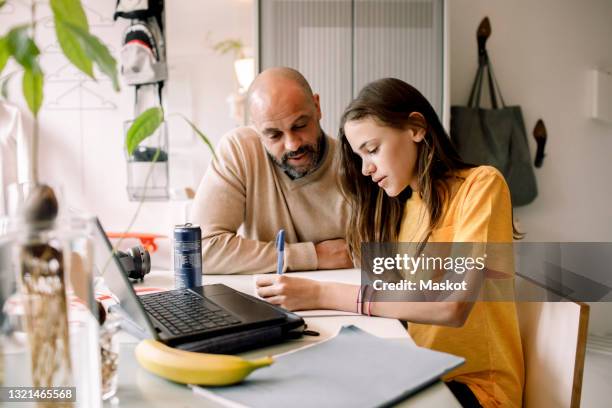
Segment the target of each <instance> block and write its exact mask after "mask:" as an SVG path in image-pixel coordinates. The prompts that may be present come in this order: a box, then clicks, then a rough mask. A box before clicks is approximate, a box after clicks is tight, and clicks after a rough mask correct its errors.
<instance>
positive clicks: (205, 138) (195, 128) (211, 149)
mask: <svg viewBox="0 0 612 408" xmlns="http://www.w3.org/2000/svg"><path fill="white" fill-rule="evenodd" d="M178 115H179V116H180V117H181V118H183V120H184V121H185V122H187V123H188V124H189V126H191V128H192V129H193V131H194V132H196V134H197V135H198V136H200V139H202V141H203V142H204V143H206V145H207V146H208V148H209V149H210V151H211V153H212V155H213V157H214V158H215V159H216V158H217V155H216V153H215V148H214V147H213V145H212V143H210V140H209V139H208V137H206V135H205V134H204V133H203V132H202V131H201V130H200V129H198V127H197V126H196V125H195V124H194V123H193V122H192V121H190V120H189V119H187V117H186V116H185V115H182V114H180V113H178Z"/></svg>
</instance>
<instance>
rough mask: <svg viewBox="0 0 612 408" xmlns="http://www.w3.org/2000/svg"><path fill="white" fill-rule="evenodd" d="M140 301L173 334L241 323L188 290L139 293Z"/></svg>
mask: <svg viewBox="0 0 612 408" xmlns="http://www.w3.org/2000/svg"><path fill="white" fill-rule="evenodd" d="M140 300H141V301H142V304H143V306H144V308H145V310H146V311H147V313H149V314H150V315H151V316H153V317H155V318H156V319H157V320H158V321H159V322H160V323H162V324H163V325H164V326H165V327H166V328H167V329H168V330H169V331H170V332H171V333H172V334H175V335H181V334H190V333H195V332H200V331H205V330H212V329H219V328H223V327H229V326H234V325H237V324H239V323H240V320H239V319H237V318H236V317H235V316H233V315H231V314H230V313H228V312H227V311H225V310H223V309H221V308H220V307H218V306H217V305H215V304H214V303H212V302H209V301H206V300H204V299H202V298H201V297H199V296H197V295H196V294H194V293H193V292H191V291H189V290H187V289H185V290H171V291H168V292H159V293H152V294H150V295H145V296H141V297H140Z"/></svg>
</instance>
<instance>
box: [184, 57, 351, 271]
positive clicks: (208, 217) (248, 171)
mask: <svg viewBox="0 0 612 408" xmlns="http://www.w3.org/2000/svg"><path fill="white" fill-rule="evenodd" d="M247 109H248V112H249V115H250V118H251V122H252V123H251V126H248V127H240V128H238V129H235V130H233V131H231V132H229V133H228V134H226V135H225V136H223V138H222V139H221V141H220V142H219V144H218V146H217V160H214V161H213V162H212V164H211V165H210V167H209V168H208V170H207V171H206V174H205V175H204V177H203V179H202V182H201V183H200V186H199V188H198V192H197V194H196V196H195V200H194V205H193V209H192V217H191V218H192V222H193V223H197V224H199V225H200V226H201V227H202V258H203V259H202V261H203V271H204V273H207V274H231V273H265V272H272V271H275V270H276V259H277V255H276V248H275V238H276V234H277V232H278V231H279V230H280V229H281V228H282V229H284V230H285V234H286V235H285V240H286V242H287V244H286V245H285V262H284V264H285V269H286V270H290V271H300V270H314V269H338V268H350V267H352V266H353V264H352V262H351V259H350V257H349V255H348V252H347V247H346V242H345V241H344V235H345V228H346V222H347V220H348V211H347V207H346V203H345V201H344V200H343V198H342V196H341V194H340V192H339V190H338V187H337V185H336V175H335V172H334V167H333V165H332V162H333V156H334V151H335V149H336V141H335V139H333V138H331V137H329V136H327V135H325V133H324V132H323V130H322V129H321V126H320V123H319V122H320V120H321V107H320V105H319V95H317V94H313V92H312V90H311V88H310V85H309V84H308V82H307V81H306V79H304V77H303V76H302V75H301V74H300V73H299V72H298V71H295V70H293V69H290V68H271V69H268V70H266V71H264V72H262V73H261V74H259V75H258V76H257V78H255V80H254V81H253V83H252V84H251V87H250V88H249V92H248V95H247Z"/></svg>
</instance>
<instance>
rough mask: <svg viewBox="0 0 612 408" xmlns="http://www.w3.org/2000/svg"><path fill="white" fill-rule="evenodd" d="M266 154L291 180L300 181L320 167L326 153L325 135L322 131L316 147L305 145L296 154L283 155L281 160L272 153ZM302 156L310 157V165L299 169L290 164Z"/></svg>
mask: <svg viewBox="0 0 612 408" xmlns="http://www.w3.org/2000/svg"><path fill="white" fill-rule="evenodd" d="M266 152H267V153H268V156H269V157H270V159H272V161H273V162H274V164H276V165H277V166H278V167H280V168H281V169H282V170H283V171H284V172H285V173H286V174H287V175H288V176H289V177H291V179H293V180H295V179H299V178H302V177H304V176H306V175H308V174H310V173H312V172H313V171H315V170H316V169H317V168H318V167H319V164H320V162H321V158H322V157H323V154H324V153H325V135H324V134H323V131H321V134H320V135H319V138H318V139H317V142H316V143H315V144H314V145H304V146H301V147H300V148H299V149H297V150H296V151H294V152H287V153H285V154H283V156H282V157H281V159H280V160H278V159H277V158H276V157H274V156H272V155H271V154H270V152H268V151H266ZM301 154H307V155H309V156H310V158H311V160H310V165H307V166H303V167H300V168H298V167H294V166H292V165H290V164H289V159H291V158H293V157H296V156H299V155H301Z"/></svg>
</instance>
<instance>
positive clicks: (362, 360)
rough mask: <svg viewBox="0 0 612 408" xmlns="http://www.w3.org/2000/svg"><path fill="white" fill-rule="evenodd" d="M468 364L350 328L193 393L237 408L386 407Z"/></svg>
mask: <svg viewBox="0 0 612 408" xmlns="http://www.w3.org/2000/svg"><path fill="white" fill-rule="evenodd" d="M464 361H465V360H464V359H463V358H461V357H457V356H454V355H451V354H446V353H441V352H437V351H433V350H429V349H425V348H421V347H417V346H415V345H414V344H413V343H412V342H410V340H409V339H382V338H379V337H376V336H373V335H371V334H369V333H366V332H364V331H363V330H361V329H359V328H357V327H355V326H345V327H343V328H342V329H341V330H340V332H339V333H338V335H337V336H335V337H333V338H331V339H330V340H327V341H324V342H321V343H317V344H315V345H313V346H309V347H306V348H302V349H299V350H297V351H294V352H290V353H286V354H284V355H281V356H278V357H277V358H276V359H275V362H274V364H272V366H270V367H266V368H263V369H259V370H257V371H255V372H253V373H252V374H251V375H250V376H249V377H248V378H247V379H246V380H245V381H244V382H243V383H241V384H237V385H233V386H228V387H200V386H194V388H193V389H194V392H195V393H197V394H201V395H204V396H207V397H209V398H211V399H214V400H223V402H225V403H226V404H227V405H230V406H233V407H240V406H248V407H253V408H264V407H265V408H275V407H278V408H281V407H282V408H285V407H292V408H300V407H304V408H307V407H308V408H311V407H340V406H344V407H356V408H359V407H364V408H366V407H367V408H372V407H386V406H389V405H392V404H395V403H398V402H399V401H402V400H403V399H405V398H406V397H408V396H410V395H411V394H414V393H416V392H417V391H419V390H421V389H423V388H424V387H426V386H428V385H430V384H432V383H434V382H436V381H437V380H438V379H439V378H440V377H442V376H443V375H444V374H446V373H448V372H449V371H451V370H453V369H454V368H456V367H458V366H460V365H461V364H463V362H464Z"/></svg>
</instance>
